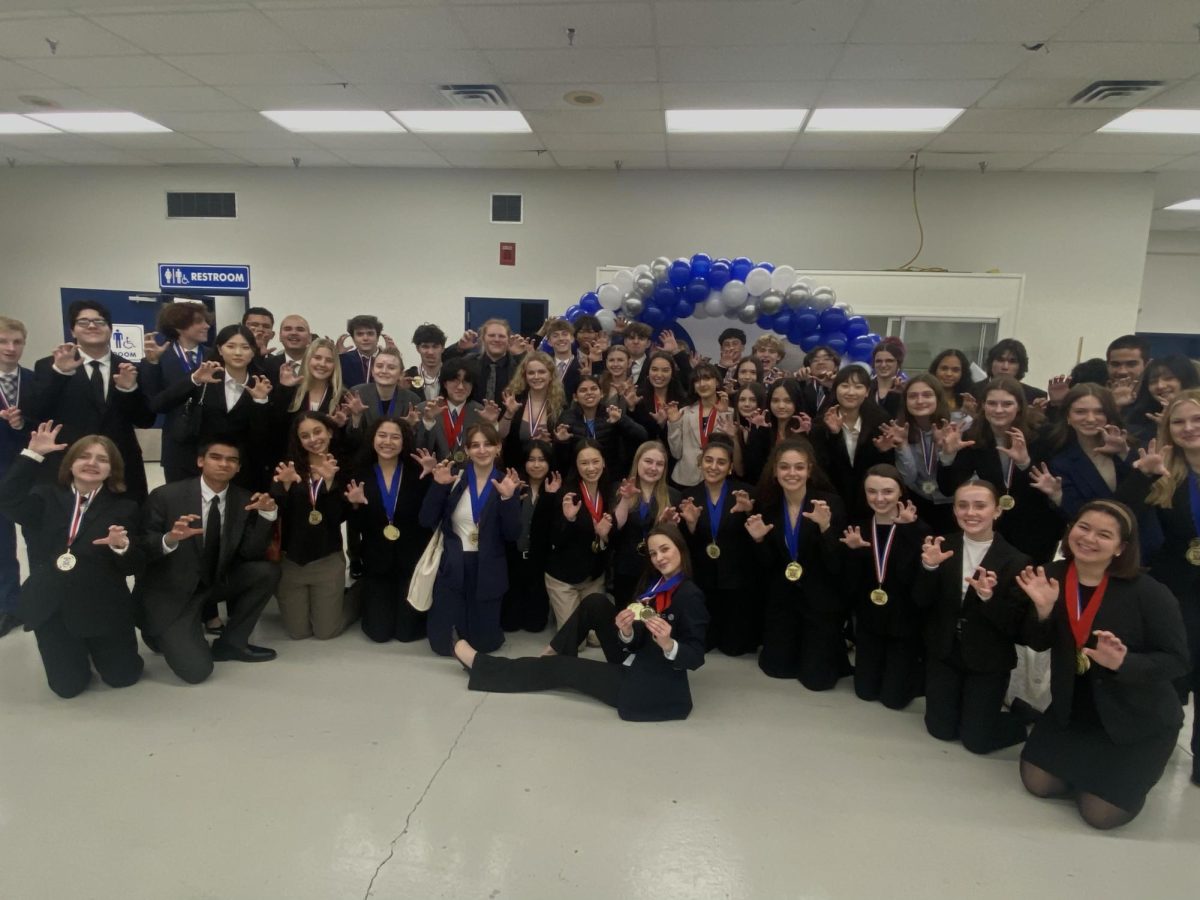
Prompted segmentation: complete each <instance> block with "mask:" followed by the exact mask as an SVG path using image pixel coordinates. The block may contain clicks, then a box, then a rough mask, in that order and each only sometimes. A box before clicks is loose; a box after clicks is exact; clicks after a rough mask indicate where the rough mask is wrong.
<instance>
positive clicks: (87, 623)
mask: <svg viewBox="0 0 1200 900" xmlns="http://www.w3.org/2000/svg"><path fill="white" fill-rule="evenodd" d="M48 465H49V463H48V462H46V463H41V464H40V465H39V463H37V462H35V461H34V460H33V459H31V458H30V457H27V456H18V457H17V458H16V459H15V460H13V464H12V466H11V467H10V468H9V470H8V474H7V475H6V476H5V478H4V480H3V481H0V512H2V513H4V514H5V515H7V516H8V517H9V518H11V519H12V520H13V521H14V522H16V523H17V524H18V525H20V526H21V527H22V529H23V530H24V534H25V544H26V547H27V548H28V550H29V578H28V579H26V581H25V583H24V584H23V585H22V586H21V619H22V620H23V621H24V623H25V630H26V631H34V630H36V629H37V628H39V627H40V626H41V625H43V624H45V623H46V621H47V620H48V619H50V617H51V616H53V615H54V614H55V613H61V614H62V620H63V624H64V625H65V626H66V627H67V631H69V632H70V633H71V634H73V635H75V636H76V637H96V636H98V635H103V634H110V633H112V632H115V631H121V630H123V629H127V628H132V627H133V621H134V616H133V598H132V597H131V596H130V594H129V588H128V587H127V586H126V582H125V578H126V576H128V575H134V574H136V573H137V571H138V570H139V569H140V568H141V566H142V564H143V563H144V562H145V557H144V556H143V554H142V552H141V549H140V548H139V547H138V546H137V544H136V543H135V542H134V537H135V536H136V533H137V504H136V503H134V502H133V501H132V500H129V499H126V498H125V497H123V496H122V495H120V494H114V493H112V492H111V491H110V490H109V489H108V488H107V487H104V488H101V489H100V491H99V493H97V494H96V496H95V497H94V498H93V499H92V502H91V504H90V505H89V506H88V508H87V510H86V511H85V512H84V514H83V519H82V521H81V523H80V526H79V533H78V535H76V538H75V543H74V544H72V545H71V553H72V555H73V556H74V557H75V558H76V560H77V562H76V564H75V568H73V569H72V570H71V571H69V572H60V571H59V570H58V568H57V567H55V565H54V561H55V559H57V558H58V556H59V555H60V554H62V553H63V552H65V551H66V549H67V533H68V532H69V531H70V527H71V517H72V515H74V512H75V494H74V492H73V491H72V490H71V488H69V487H63V486H62V485H57V484H35V483H34V482H35V480H36V478H37V475H38V471H37V470H38V468H39V467H40V466H48ZM110 525H123V526H125V530H126V532H127V533H128V534H129V539H130V544H129V549H128V550H127V551H126V552H125V553H124V554H122V555H119V556H118V555H117V554H116V553H114V552H113V551H112V550H111V549H109V548H108V547H107V546H103V545H101V546H97V545H95V544H93V543H92V541H94V540H96V538H101V537H105V536H106V535H107V534H108V528H109V526H110Z"/></svg>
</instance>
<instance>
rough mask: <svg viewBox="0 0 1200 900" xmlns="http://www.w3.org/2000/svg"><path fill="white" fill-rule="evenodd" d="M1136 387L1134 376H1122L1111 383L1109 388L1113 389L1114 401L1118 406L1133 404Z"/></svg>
mask: <svg viewBox="0 0 1200 900" xmlns="http://www.w3.org/2000/svg"><path fill="white" fill-rule="evenodd" d="M1136 389H1137V385H1136V384H1135V383H1134V381H1133V379H1132V378H1121V379H1119V380H1117V381H1113V382H1110V383H1109V390H1111V391H1112V395H1113V401H1114V402H1115V403H1116V404H1117V406H1118V407H1122V406H1128V405H1129V404H1131V403H1132V402H1133V397H1134V393H1135V391H1136Z"/></svg>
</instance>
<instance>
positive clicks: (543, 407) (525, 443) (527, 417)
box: [498, 350, 579, 460]
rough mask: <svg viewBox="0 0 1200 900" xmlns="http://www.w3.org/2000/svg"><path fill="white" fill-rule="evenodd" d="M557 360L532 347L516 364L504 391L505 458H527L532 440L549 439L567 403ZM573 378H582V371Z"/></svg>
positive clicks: (503, 433) (502, 436)
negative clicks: (558, 374)
mask: <svg viewBox="0 0 1200 900" xmlns="http://www.w3.org/2000/svg"><path fill="white" fill-rule="evenodd" d="M554 371H555V369H554V362H553V361H552V360H551V359H550V357H549V356H547V355H546V354H545V353H542V352H541V351H540V350H530V351H529V352H528V353H526V354H525V355H524V356H523V357H522V358H521V361H520V363H518V365H517V371H516V374H515V375H513V380H512V381H510V382H509V383H508V386H507V388H506V389H505V391H504V393H503V394H502V395H501V402H502V404H503V407H504V413H503V415H502V416H501V417H500V422H499V423H498V424H499V431H500V438H501V440H502V441H503V442H504V458H505V459H511V460H519V459H524V458H525V454H526V453H527V452H528V449H529V447H530V445H531V444H532V442H533V441H534V440H535V439H536V440H549V439H550V435H551V434H553V433H554V428H555V426H556V425H557V424H558V419H559V417H560V416H561V415H562V413H563V408H564V407H565V406H566V395H565V394H563V386H562V384H561V383H560V382H559V380H558V378H557V377H556V376H555V374H554ZM574 380H575V381H576V382H578V381H579V373H578V372H576V373H575V378H574Z"/></svg>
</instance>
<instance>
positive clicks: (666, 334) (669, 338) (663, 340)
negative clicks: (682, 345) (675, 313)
mask: <svg viewBox="0 0 1200 900" xmlns="http://www.w3.org/2000/svg"><path fill="white" fill-rule="evenodd" d="M658 346H660V347H662V348H663V350H665V351H666V352H667V353H670V354H671V355H672V356H674V355H675V354H676V353H678V352H679V341H677V340H676V339H675V332H673V331H671V330H670V329H667V328H664V329H663V330H662V331H661V332H659V334H658Z"/></svg>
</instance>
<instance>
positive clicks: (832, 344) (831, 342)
mask: <svg viewBox="0 0 1200 900" xmlns="http://www.w3.org/2000/svg"><path fill="white" fill-rule="evenodd" d="M821 343H822V344H825V345H826V346H828V347H829V349H831V350H832V351H833V352H834V353H845V352H846V335H845V333H844V332H841V331H827V332H825V333H824V335H823V336H822V338H821Z"/></svg>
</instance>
